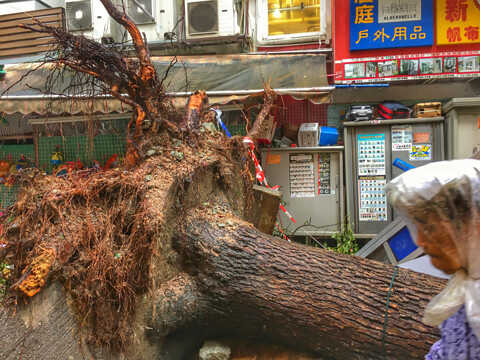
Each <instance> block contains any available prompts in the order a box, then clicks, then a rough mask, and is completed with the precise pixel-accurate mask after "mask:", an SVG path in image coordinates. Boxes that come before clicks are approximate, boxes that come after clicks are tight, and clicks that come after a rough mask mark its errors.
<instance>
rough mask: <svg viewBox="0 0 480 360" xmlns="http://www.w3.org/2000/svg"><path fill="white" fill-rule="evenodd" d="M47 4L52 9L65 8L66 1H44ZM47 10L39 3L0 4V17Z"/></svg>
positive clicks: (32, 1)
mask: <svg viewBox="0 0 480 360" xmlns="http://www.w3.org/2000/svg"><path fill="white" fill-rule="evenodd" d="M43 2H44V3H45V4H48V5H50V6H51V7H63V6H65V0H43ZM43 9H47V7H46V6H44V5H43V4H41V3H40V2H38V1H34V0H29V1H17V2H12V3H7V4H2V3H0V15H7V14H15V13H20V12H24V11H33V10H43Z"/></svg>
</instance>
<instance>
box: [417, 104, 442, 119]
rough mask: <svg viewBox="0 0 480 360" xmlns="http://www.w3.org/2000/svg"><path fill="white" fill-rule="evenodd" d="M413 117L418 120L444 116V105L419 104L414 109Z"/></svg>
mask: <svg viewBox="0 0 480 360" xmlns="http://www.w3.org/2000/svg"><path fill="white" fill-rule="evenodd" d="M413 115H414V116H415V117H416V118H430V117H438V116H442V103H440V102H428V103H419V104H417V105H415V106H414V107H413Z"/></svg>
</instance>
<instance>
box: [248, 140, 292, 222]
mask: <svg viewBox="0 0 480 360" xmlns="http://www.w3.org/2000/svg"><path fill="white" fill-rule="evenodd" d="M243 143H244V144H247V145H248V153H249V154H250V157H251V158H252V161H253V163H254V164H255V177H256V178H257V180H258V182H259V183H260V185H261V184H265V186H266V187H267V188H270V189H273V190H277V189H279V188H280V186H279V185H275V186H273V187H270V186H268V182H267V178H266V177H265V173H264V171H263V169H262V166H261V165H260V162H259V161H258V159H257V156H256V155H255V143H254V142H253V140H252V139H251V138H249V137H247V136H245V137H244V138H243ZM280 209H281V210H282V211H283V212H284V213H285V215H287V217H288V218H289V219H290V220H292V221H293V222H294V223H295V224H296V223H297V222H296V221H295V219H294V218H293V216H292V215H291V214H290V213H289V212H288V211H287V209H286V208H285V206H283V205H282V204H280ZM279 230H280V229H279ZM280 231H281V230H280Z"/></svg>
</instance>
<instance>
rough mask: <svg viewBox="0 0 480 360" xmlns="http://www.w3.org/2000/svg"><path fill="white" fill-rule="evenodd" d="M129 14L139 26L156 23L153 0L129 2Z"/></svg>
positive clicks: (131, 0)
mask: <svg viewBox="0 0 480 360" xmlns="http://www.w3.org/2000/svg"><path fill="white" fill-rule="evenodd" d="M127 14H128V16H129V17H130V18H131V19H132V20H133V22H134V23H135V24H137V25H141V24H152V23H154V22H155V13H154V6H153V0H128V3H127Z"/></svg>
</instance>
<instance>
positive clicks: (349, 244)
mask: <svg viewBox="0 0 480 360" xmlns="http://www.w3.org/2000/svg"><path fill="white" fill-rule="evenodd" d="M332 238H333V239H335V241H336V242H337V244H336V246H335V247H328V249H329V250H332V251H335V252H337V253H340V254H348V255H353V254H355V253H356V252H357V251H358V250H359V245H358V242H357V239H355V236H354V234H353V231H352V227H351V226H350V219H349V218H348V217H347V218H346V219H345V226H344V227H343V230H342V231H340V232H337V233H335V234H333V235H332Z"/></svg>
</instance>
